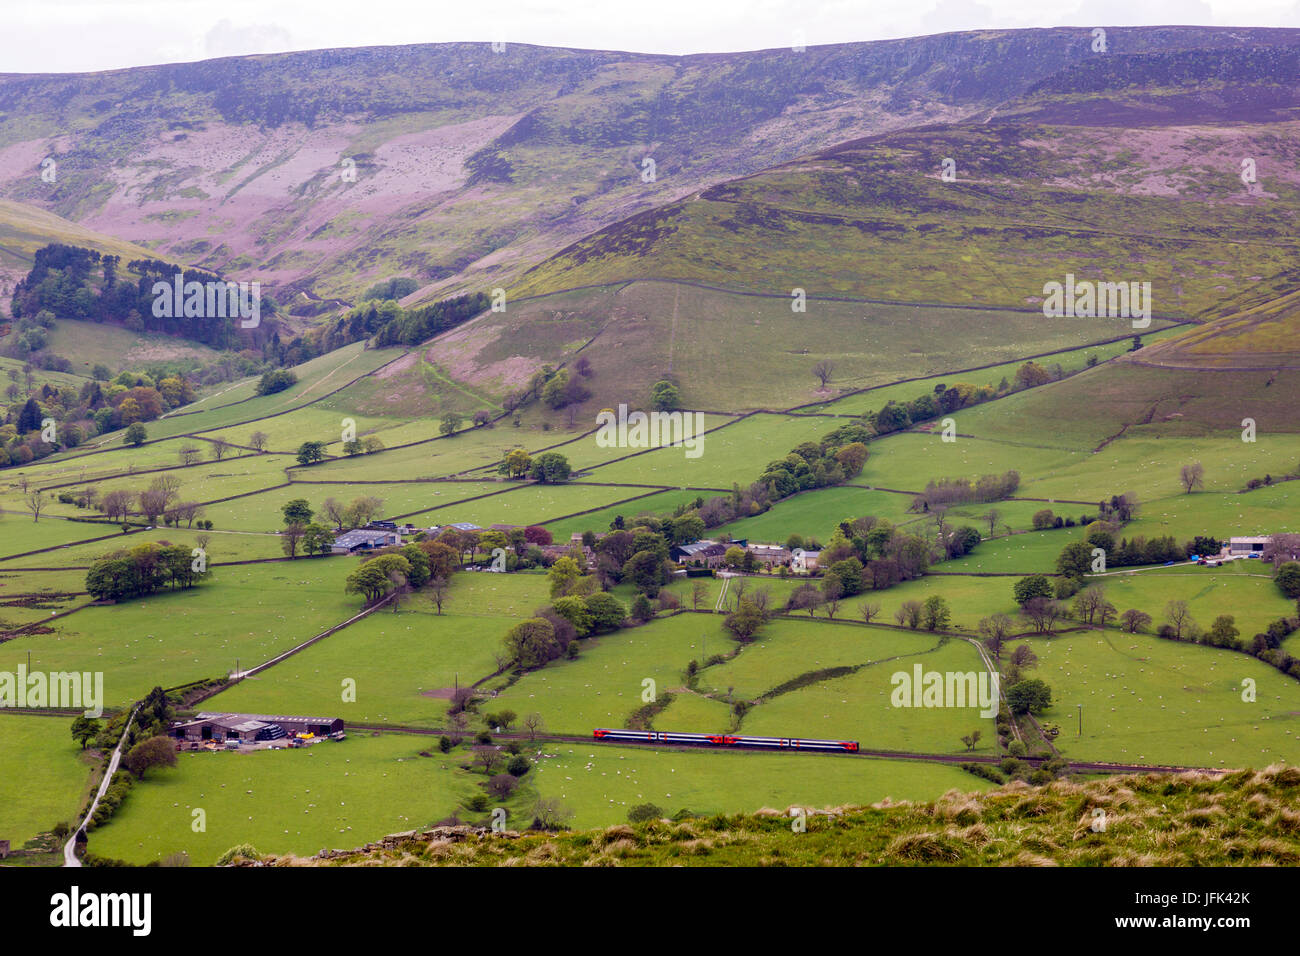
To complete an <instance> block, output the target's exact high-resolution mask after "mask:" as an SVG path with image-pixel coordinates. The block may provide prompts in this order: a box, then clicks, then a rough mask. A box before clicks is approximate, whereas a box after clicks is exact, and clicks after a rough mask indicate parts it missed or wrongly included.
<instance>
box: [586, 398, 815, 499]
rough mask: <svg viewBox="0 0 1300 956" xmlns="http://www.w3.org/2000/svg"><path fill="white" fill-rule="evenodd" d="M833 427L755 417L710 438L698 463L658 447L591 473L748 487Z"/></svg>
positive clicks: (599, 476)
mask: <svg viewBox="0 0 1300 956" xmlns="http://www.w3.org/2000/svg"><path fill="white" fill-rule="evenodd" d="M835 425H836V422H835V420H834V419H827V418H799V417H795V416H792V415H768V414H757V415H751V416H749V417H748V418H745V419H742V420H740V421H737V422H736V423H735V424H731V425H727V426H725V427H724V428H720V429H718V430H717V431H714V432H710V433H709V434H708V435H706V436H705V437H704V444H703V447H702V453H701V454H700V456H699V457H698V458H687V457H686V453H685V449H682V448H658V449H655V450H653V451H648V452H645V453H644V454H640V455H636V456H634V457H632V458H626V459H624V460H623V461H617V462H614V463H612V464H608V465H601V466H598V467H595V468H592V469H591V479H592V480H593V481H612V482H634V483H646V484H660V485H675V486H677V487H693V488H720V489H724V490H730V488H731V485H732V483H733V482H740V483H741V486H742V487H747V486H748V485H749V483H750V482H752V481H757V480H758V476H759V475H760V474H762V472H763V469H764V468H765V467H766V466H767V464H768V462H770V461H773V460H775V459H777V458H784V457H785V456H786V455H787V454H788V453H789V452H790V449H792V448H794V447H795V446H796V445H798V444H800V443H801V442H805V441H817V440H819V439H820V438H821V437H822V436H823V435H825V434H826V433H827V432H829V431H830V430H831V429H832V428H834V427H835ZM611 457H612V456H611Z"/></svg>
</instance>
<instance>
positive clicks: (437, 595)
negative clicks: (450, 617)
mask: <svg viewBox="0 0 1300 956" xmlns="http://www.w3.org/2000/svg"><path fill="white" fill-rule="evenodd" d="M448 588H449V585H448V582H447V579H446V578H430V579H429V587H428V592H429V599H430V600H431V601H433V603H434V606H435V607H437V609H438V613H439V614H441V613H442V605H443V602H444V601H446V600H447V591H448Z"/></svg>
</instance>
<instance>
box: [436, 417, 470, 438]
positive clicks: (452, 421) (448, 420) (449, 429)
mask: <svg viewBox="0 0 1300 956" xmlns="http://www.w3.org/2000/svg"><path fill="white" fill-rule="evenodd" d="M464 421H465V419H464V418H462V417H461V415H460V413H459V412H448V413H447V414H446V415H443V416H442V424H440V425H439V426H438V431H440V432H441V433H442V434H444V435H454V434H455V433H456V432H458V431H460V426H461V425H462V424H463V423H464Z"/></svg>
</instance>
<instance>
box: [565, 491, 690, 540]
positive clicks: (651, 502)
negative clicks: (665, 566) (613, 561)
mask: <svg viewBox="0 0 1300 956" xmlns="http://www.w3.org/2000/svg"><path fill="white" fill-rule="evenodd" d="M596 490H600V491H604V490H607V489H603V488H601V489H596ZM646 491H647V489H645V488H627V489H626V492H627V495H628V496H629V497H631V496H632V495H637V494H644V493H645V492H646ZM702 494H704V495H706V497H707V494H706V493H705V492H699V491H661V492H657V493H655V492H652V493H650V494H648V495H646V496H645V497H644V498H638V499H637V500H636V501H628V502H626V503H624V504H616V505H610V506H609V507H607V508H601V509H600V510H598V511H593V512H592V513H591V514H585V515H578V516H577V517H574V518H563V519H561V520H559V521H548V522H546V527H547V528H548V529H549V530H550V532H551V534H552V536H554V538H555V540H556V541H565V540H567V539H568V538H569V536H570V535H572V534H580V533H581V532H583V531H594V532H596V533H597V534H603V533H604V532H606V531H608V530H609V529H610V525H611V523H612V522H613V521H614V519H615V518H616V517H617V516H619V515H622V516H623V518H624V520H625V521H626V522H627V523H629V524H630V523H631V521H630V519H631V518H634V517H636V516H637V515H640V514H652V515H664V514H672V512H673V511H675V510H676V509H677V507H678V506H679V505H682V504H690V503H693V502H694V501H695V500H696V499H697V498H699V497H700V496H701V495H702Z"/></svg>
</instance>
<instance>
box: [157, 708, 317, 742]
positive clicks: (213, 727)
mask: <svg viewBox="0 0 1300 956" xmlns="http://www.w3.org/2000/svg"><path fill="white" fill-rule="evenodd" d="M342 731H343V719H342V718H341V717H288V716H268V715H266V714H207V713H203V714H199V715H198V716H196V717H195V718H194V719H193V720H186V721H178V722H177V723H174V724H172V736H173V737H178V738H181V739H184V740H217V741H222V740H245V741H256V740H280V739H282V738H284V737H292V736H295V735H297V734H315V735H316V736H318V737H324V736H328V735H329V734H337V733H342Z"/></svg>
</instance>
